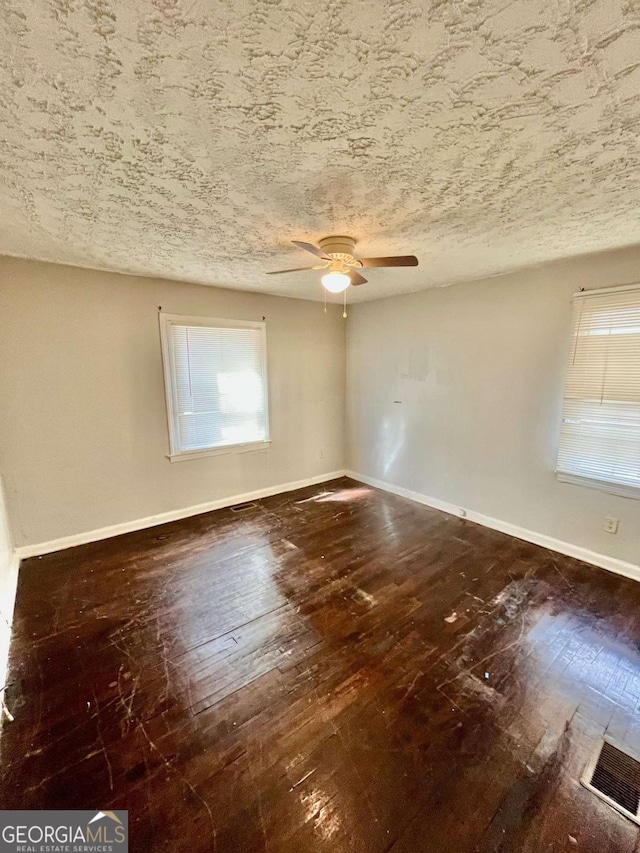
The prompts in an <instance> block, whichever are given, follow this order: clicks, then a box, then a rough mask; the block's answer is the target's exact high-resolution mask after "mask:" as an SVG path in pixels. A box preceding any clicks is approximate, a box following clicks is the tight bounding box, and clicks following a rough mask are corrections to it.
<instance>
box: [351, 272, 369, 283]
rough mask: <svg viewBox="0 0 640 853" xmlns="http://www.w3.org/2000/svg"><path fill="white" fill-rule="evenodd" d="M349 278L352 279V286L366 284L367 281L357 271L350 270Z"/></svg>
mask: <svg viewBox="0 0 640 853" xmlns="http://www.w3.org/2000/svg"><path fill="white" fill-rule="evenodd" d="M348 276H349V278H350V279H351V284H354V285H355V284H366V283H367V279H366V278H364V277H363V276H361V275H360V273H359V272H358V271H357V270H349V272H348Z"/></svg>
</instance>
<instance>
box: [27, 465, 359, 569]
mask: <svg viewBox="0 0 640 853" xmlns="http://www.w3.org/2000/svg"><path fill="white" fill-rule="evenodd" d="M344 474H345V472H344V470H340V471H330V472H328V473H326V474H319V475H317V476H316V477H307V478H306V479H304V480H296V481H295V482H293V483H280V484H279V485H277V486H267V488H265V489H256V491H254V492H245V493H244V494H241V495H230V496H229V497H227V498H218V499H217V500H215V501H208V502H207V503H203V504H195V505H194V506H188V507H185V508H184V509H174V510H171V511H170V512H161V513H159V514H158V515H149V516H147V517H146V518H136V519H135V520H134V521H124V522H122V523H121V524H112V525H111V526H110V527H100V528H98V529H97V530H87V531H86V532H85V533H74V534H72V535H71V536H62V537H61V538H60V539H51V540H50V541H49V542H38V543H37V544H35V545H23V546H22V547H20V548H18V549H17V555H18V557H19V559H21V560H24V559H26V558H27V557H39V556H41V555H42V554H51V553H52V552H53V551H63V550H64V549H65V548H74V547H75V546H76V545H86V544H87V542H99V541H100V540H101V539H110V538H111V537H112V536H120V534H122V533H132V532H134V531H135V530H144V529H145V528H147V527H156V526H157V525H159V524H166V523H167V522H169V521H179V520H180V519H181V518H189V517H190V516H192V515H201V514H202V513H203V512H211V511H212V510H214V509H224V507H227V506H234V505H235V504H240V503H246V502H247V501H256V500H259V499H260V498H268V497H271V496H272V495H279V494H282V493H283V492H293V491H295V489H304V488H305V486H316V485H318V484H319V483H325V482H326V481H327V480H335V479H336V478H337V477H344Z"/></svg>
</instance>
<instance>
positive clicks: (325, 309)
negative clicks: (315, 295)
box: [322, 287, 327, 314]
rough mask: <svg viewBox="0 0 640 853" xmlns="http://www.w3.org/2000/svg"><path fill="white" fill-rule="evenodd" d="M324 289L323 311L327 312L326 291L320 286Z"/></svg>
mask: <svg viewBox="0 0 640 853" xmlns="http://www.w3.org/2000/svg"><path fill="white" fill-rule="evenodd" d="M322 289H323V290H324V313H325V314H326V313H327V291H326V288H324V287H323V288H322Z"/></svg>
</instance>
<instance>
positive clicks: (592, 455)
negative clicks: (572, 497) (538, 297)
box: [558, 289, 640, 489]
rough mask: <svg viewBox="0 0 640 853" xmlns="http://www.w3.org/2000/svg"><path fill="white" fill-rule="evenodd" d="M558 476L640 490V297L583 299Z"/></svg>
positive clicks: (629, 293)
mask: <svg viewBox="0 0 640 853" xmlns="http://www.w3.org/2000/svg"><path fill="white" fill-rule="evenodd" d="M558 472H559V473H564V474H569V475H573V476H578V477H586V478H589V479H593V480H596V481H600V482H603V483H612V484H619V485H623V486H627V487H632V488H639V489H640V290H624V291H623V290H615V289H612V290H611V291H610V292H608V293H598V294H593V295H589V294H586V295H585V296H580V297H577V298H576V303H575V308H574V317H573V329H572V340H571V347H570V352H569V363H568V366H567V382H566V388H565V396H564V406H563V417H562V428H561V432H560V446H559V452H558Z"/></svg>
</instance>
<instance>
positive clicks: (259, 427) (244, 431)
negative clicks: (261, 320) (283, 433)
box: [170, 323, 267, 451]
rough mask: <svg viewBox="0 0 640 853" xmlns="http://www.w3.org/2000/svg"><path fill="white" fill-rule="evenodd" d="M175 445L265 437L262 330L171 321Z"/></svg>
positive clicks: (182, 447) (221, 444) (198, 447)
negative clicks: (176, 441) (175, 422)
mask: <svg viewBox="0 0 640 853" xmlns="http://www.w3.org/2000/svg"><path fill="white" fill-rule="evenodd" d="M170 335H171V342H170V345H171V347H172V352H173V360H172V361H173V366H174V375H173V377H172V382H173V389H174V395H173V399H174V406H175V409H176V411H175V417H176V420H177V424H176V429H175V433H176V435H177V440H178V445H179V446H178V450H180V451H189V450H202V449H206V448H211V447H224V446H225V445H232V444H244V443H249V442H254V441H265V440H266V439H267V419H266V394H265V391H266V389H265V379H264V376H265V365H264V363H263V361H264V346H263V339H264V330H263V329H262V328H246V329H243V328H239V329H230V328H215V327H208V326H188V325H184V326H183V325H178V324H173V323H172V324H171V325H170Z"/></svg>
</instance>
